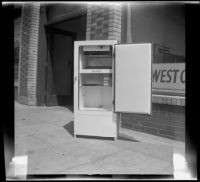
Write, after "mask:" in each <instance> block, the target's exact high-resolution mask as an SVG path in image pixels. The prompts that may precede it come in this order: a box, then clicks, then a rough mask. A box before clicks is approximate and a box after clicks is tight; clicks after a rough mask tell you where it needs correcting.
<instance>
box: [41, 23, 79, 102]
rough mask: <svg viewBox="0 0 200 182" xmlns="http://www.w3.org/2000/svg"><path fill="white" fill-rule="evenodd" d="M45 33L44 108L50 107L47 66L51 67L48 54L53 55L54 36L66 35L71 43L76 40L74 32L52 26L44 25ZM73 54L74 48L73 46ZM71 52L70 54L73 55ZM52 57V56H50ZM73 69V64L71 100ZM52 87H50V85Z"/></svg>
mask: <svg viewBox="0 0 200 182" xmlns="http://www.w3.org/2000/svg"><path fill="white" fill-rule="evenodd" d="M45 31H46V36H47V58H46V64H45V94H44V95H45V99H44V101H45V103H44V105H45V106H50V105H51V104H49V103H48V98H49V97H50V96H51V94H50V93H49V90H48V86H49V84H52V83H51V82H50V80H49V75H48V74H49V71H48V70H49V66H50V65H51V59H50V56H51V55H50V54H53V42H54V34H61V35H66V36H70V37H72V41H75V40H76V38H77V33H75V32H70V31H66V30H62V29H58V28H55V27H53V25H51V24H50V25H46V26H45ZM72 49H73V52H74V46H73V48H72ZM73 52H72V54H73ZM51 57H52V56H51ZM73 73H74V69H73V64H72V72H71V74H72V75H71V78H72V84H71V89H72V99H73V77H74V75H73ZM51 86H52V85H51ZM53 105H58V103H57V101H56V102H55V103H53Z"/></svg>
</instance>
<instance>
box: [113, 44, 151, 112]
mask: <svg viewBox="0 0 200 182" xmlns="http://www.w3.org/2000/svg"><path fill="white" fill-rule="evenodd" d="M151 81H152V44H151V43H137V44H121V45H120V44H119V45H115V102H114V103H115V104H114V108H115V112H124V113H138V114H149V115H151V110H152V109H151V107H152V106H151V104H152V88H151V87H152V82H151Z"/></svg>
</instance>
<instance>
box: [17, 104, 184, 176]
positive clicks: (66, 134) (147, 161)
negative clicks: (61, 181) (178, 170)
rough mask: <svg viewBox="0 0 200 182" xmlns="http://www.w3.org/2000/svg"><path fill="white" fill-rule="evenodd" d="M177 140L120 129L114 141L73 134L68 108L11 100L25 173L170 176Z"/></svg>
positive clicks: (181, 147) (179, 146)
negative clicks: (26, 159)
mask: <svg viewBox="0 0 200 182" xmlns="http://www.w3.org/2000/svg"><path fill="white" fill-rule="evenodd" d="M175 150H176V151H177V152H179V153H182V154H183V155H184V153H183V151H184V145H183V143H182V142H175V141H172V140H169V139H164V138H161V137H156V136H152V135H148V134H143V133H139V132H134V131H132V130H127V129H122V128H120V135H119V137H118V140H117V141H114V140H109V139H104V138H92V137H84V138H83V137H82V138H81V137H78V138H74V137H73V112H72V111H71V110H70V109H68V108H65V107H34V106H25V105H21V104H19V103H17V102H15V156H23V155H25V156H28V169H27V173H28V174H173V152H174V151H175Z"/></svg>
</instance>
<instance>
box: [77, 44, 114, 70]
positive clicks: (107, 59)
mask: <svg viewBox="0 0 200 182" xmlns="http://www.w3.org/2000/svg"><path fill="white" fill-rule="evenodd" d="M80 69H81V70H82V69H112V47H111V46H108V45H107V46H103V48H102V46H80Z"/></svg>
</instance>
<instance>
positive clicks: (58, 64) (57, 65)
mask: <svg viewBox="0 0 200 182" xmlns="http://www.w3.org/2000/svg"><path fill="white" fill-rule="evenodd" d="M46 35H47V45H48V48H47V53H48V55H47V66H46V94H45V103H46V104H45V105H46V106H57V105H60V106H67V107H69V106H72V105H73V93H74V90H73V77H74V67H73V65H74V57H73V56H74V41H75V40H85V36H86V15H81V16H79V17H75V18H72V19H69V20H66V21H62V22H60V23H55V24H51V25H48V26H46ZM70 108H71V107H70Z"/></svg>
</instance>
